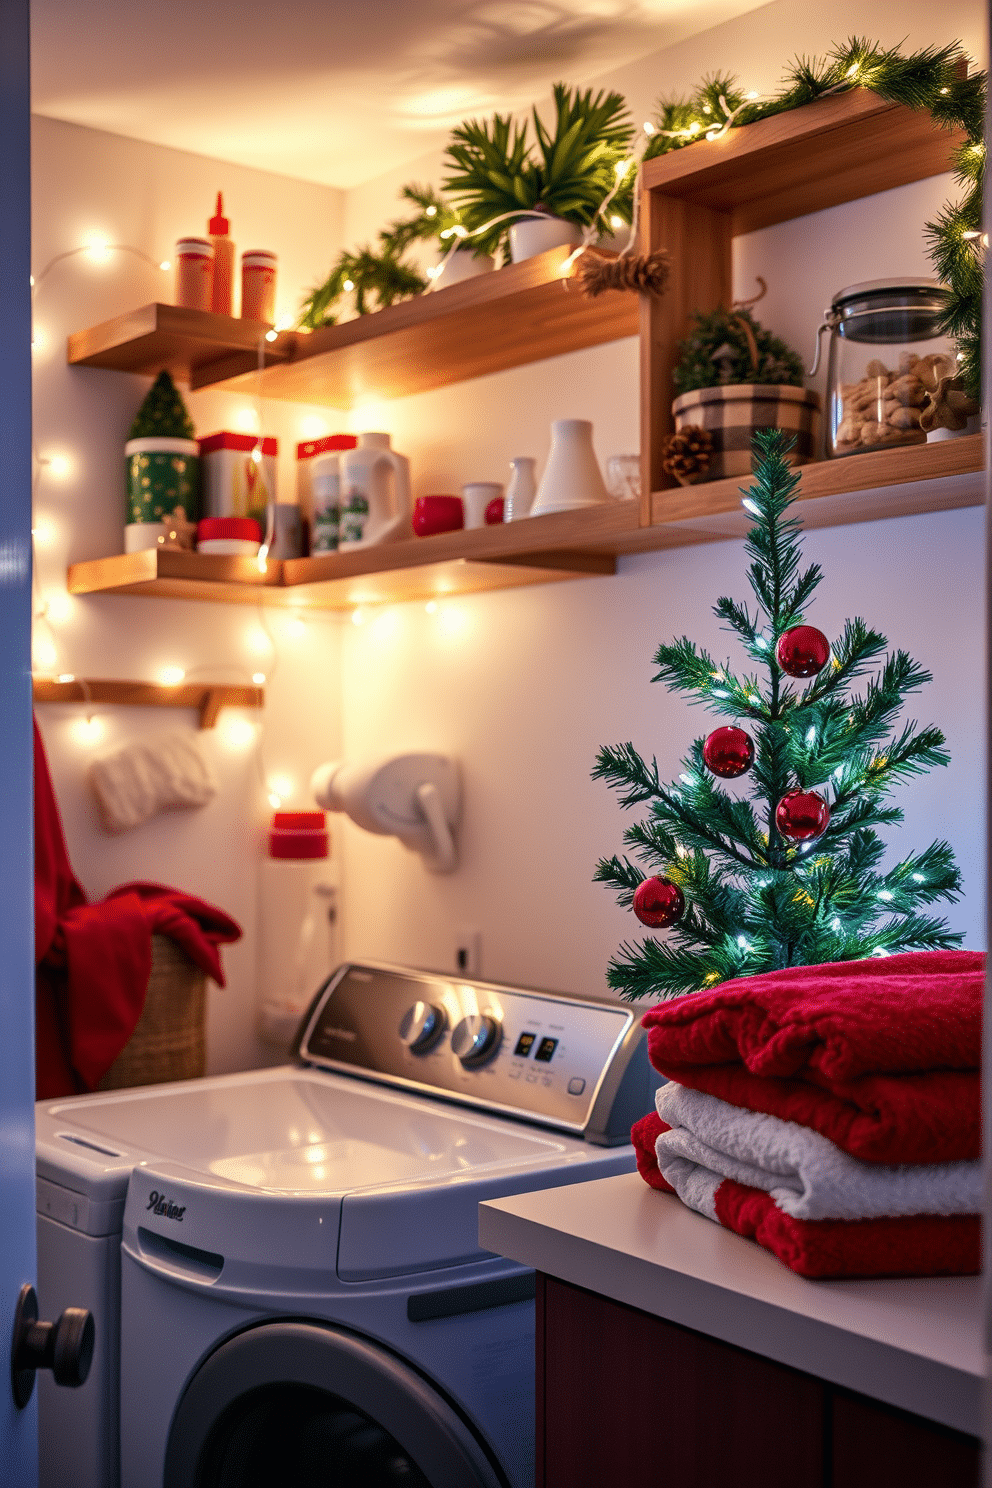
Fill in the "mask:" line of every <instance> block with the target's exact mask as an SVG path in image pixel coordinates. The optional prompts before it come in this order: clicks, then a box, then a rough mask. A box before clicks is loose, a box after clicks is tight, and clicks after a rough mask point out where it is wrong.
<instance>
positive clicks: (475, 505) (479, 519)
mask: <svg viewBox="0 0 992 1488" xmlns="http://www.w3.org/2000/svg"><path fill="white" fill-rule="evenodd" d="M502 494H503V487H502V486H501V485H500V484H499V482H498V481H470V482H469V484H468V485H467V486H462V504H463V506H464V508H465V526H466V527H485V525H486V507H487V506H488V505H489V503H490V501H496V500H497V499H498V498H499V497H500V496H502Z"/></svg>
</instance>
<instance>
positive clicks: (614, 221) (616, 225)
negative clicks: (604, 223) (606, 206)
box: [610, 212, 627, 232]
mask: <svg viewBox="0 0 992 1488" xmlns="http://www.w3.org/2000/svg"><path fill="white" fill-rule="evenodd" d="M626 225H627V224H626V223H625V222H624V220H623V218H622V217H618V216H617V214H616V213H615V212H614V213H613V216H612V217H611V218H610V226H611V227H612V229H613V231H614V232H619V231H620V229H621V228H622V227H626Z"/></svg>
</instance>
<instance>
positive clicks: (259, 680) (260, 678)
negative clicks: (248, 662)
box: [251, 672, 265, 687]
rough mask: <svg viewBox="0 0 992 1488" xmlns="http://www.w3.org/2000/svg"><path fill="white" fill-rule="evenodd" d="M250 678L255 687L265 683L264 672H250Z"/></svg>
mask: <svg viewBox="0 0 992 1488" xmlns="http://www.w3.org/2000/svg"><path fill="white" fill-rule="evenodd" d="M251 680H252V681H253V682H254V684H255V686H256V687H264V685H265V673H264V672H252V674H251Z"/></svg>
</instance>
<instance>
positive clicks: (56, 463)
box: [40, 455, 72, 480]
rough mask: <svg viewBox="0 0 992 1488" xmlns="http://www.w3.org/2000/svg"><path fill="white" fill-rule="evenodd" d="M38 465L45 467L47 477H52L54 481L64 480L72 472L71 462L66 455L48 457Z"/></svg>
mask: <svg viewBox="0 0 992 1488" xmlns="http://www.w3.org/2000/svg"><path fill="white" fill-rule="evenodd" d="M40 463H41V464H42V465H45V466H47V468H48V473H49V475H53V476H54V477H55V479H56V480H65V478H66V476H67V475H69V474H70V473H71V471H72V461H71V460H70V459H69V457H68V456H67V455H48V456H47V457H43V458H42V460H41V461H40Z"/></svg>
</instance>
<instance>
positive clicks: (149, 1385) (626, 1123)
mask: <svg viewBox="0 0 992 1488" xmlns="http://www.w3.org/2000/svg"><path fill="white" fill-rule="evenodd" d="M296 1054H297V1061H298V1062H297V1063H296V1064H294V1065H291V1066H287V1067H283V1068H279V1069H269V1070H260V1071H252V1072H249V1073H245V1074H238V1075H227V1076H222V1077H219V1078H214V1079H206V1080H200V1081H195V1082H190V1083H188V1084H176V1085H168V1086H152V1087H147V1088H145V1089H141V1090H136V1091H120V1092H116V1093H113V1094H107V1095H90V1096H82V1097H79V1098H77V1099H70V1100H63V1101H58V1102H53V1103H43V1104H41V1105H39V1107H38V1113H37V1124H38V1196H39V1262H38V1269H39V1285H38V1293H39V1300H40V1302H41V1306H42V1308H43V1309H44V1310H45V1311H46V1312H47V1313H49V1314H50V1313H52V1312H56V1313H57V1312H58V1311H59V1310H60V1309H61V1307H62V1306H63V1305H68V1304H69V1303H71V1304H72V1305H76V1306H80V1305H82V1306H87V1307H89V1308H90V1309H91V1310H92V1312H93V1313H94V1316H95V1320H96V1324H97V1348H96V1352H95V1355H94V1363H93V1369H92V1373H91V1376H90V1379H89V1380H88V1381H87V1383H86V1384H85V1385H84V1386H83V1387H82V1388H81V1389H79V1390H74V1391H66V1390H55V1389H54V1388H52V1387H51V1386H50V1383H49V1382H48V1381H47V1379H46V1380H42V1379H39V1386H40V1401H39V1404H40V1411H41V1422H42V1429H41V1448H42V1484H43V1488H55V1485H63V1484H64V1485H69V1484H71V1485H72V1488H113V1485H114V1484H116V1483H117V1482H118V1481H120V1482H121V1483H122V1484H123V1488H194V1485H195V1488H263V1485H264V1488H311V1485H313V1488H317V1485H318V1484H319V1485H321V1488H324V1485H331V1484H333V1485H335V1488H386V1485H390V1488H395V1485H400V1484H402V1485H405V1488H531V1485H532V1484H533V1477H534V1470H533V1454H534V1308H533V1295H534V1282H533V1275H532V1273H529V1272H527V1271H525V1270H524V1269H523V1268H521V1267H519V1266H516V1265H514V1264H512V1263H510V1262H507V1261H505V1260H502V1259H501V1258H499V1257H497V1256H493V1255H492V1254H490V1253H489V1252H486V1251H483V1250H480V1248H479V1244H478V1214H477V1210H478V1204H479V1202H480V1201H481V1200H483V1199H488V1198H495V1197H498V1196H500V1195H504V1194H512V1193H518V1192H522V1191H525V1190H528V1189H535V1188H546V1187H551V1186H554V1185H557V1184H565V1183H574V1182H577V1181H579V1180H581V1179H589V1178H600V1177H605V1176H607V1175H608V1174H612V1173H618V1172H626V1171H629V1170H630V1169H631V1168H632V1167H633V1166H634V1158H633V1152H632V1149H631V1147H630V1146H629V1135H628V1134H629V1128H630V1124H631V1122H632V1121H633V1120H635V1119H636V1118H637V1117H638V1116H640V1115H642V1114H643V1113H644V1111H646V1110H649V1109H650V1108H651V1101H652V1096H653V1088H654V1081H655V1079H656V1077H654V1076H653V1075H652V1072H651V1070H650V1067H649V1065H648V1062H647V1059H646V1055H645V1048H644V1043H643V1036H642V1031H641V1029H640V1027H639V1023H638V1021H637V1020H636V1018H635V1015H634V1014H633V1013H632V1012H631V1010H630V1009H629V1008H626V1007H618V1006H616V1005H613V1004H609V1003H596V1002H590V1001H587V1000H580V999H577V998H567V997H560V996H554V995H551V994H545V993H541V992H536V991H528V990H523V989H520V988H511V987H503V986H496V985H493V984H487V983H481V982H468V981H461V980H452V979H449V978H446V977H444V976H440V975H435V974H431V973H423V972H412V971H407V970H402V969H397V968H390V967H382V966H360V965H346V966H343V967H341V968H340V969H339V970H338V971H337V972H336V973H335V974H334V975H333V976H332V977H331V978H330V979H329V981H328V982H327V984H326V985H325V987H324V988H322V990H321V992H320V993H319V994H318V996H317V998H316V999H315V1002H314V1004H313V1007H312V1009H311V1011H310V1013H309V1014H308V1016H307V1019H306V1020H305V1022H304V1025H303V1028H302V1029H301V1033H300V1036H299V1039H298V1043H297V1048H296ZM118 1463H119V1468H118ZM118 1471H119V1478H118Z"/></svg>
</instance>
